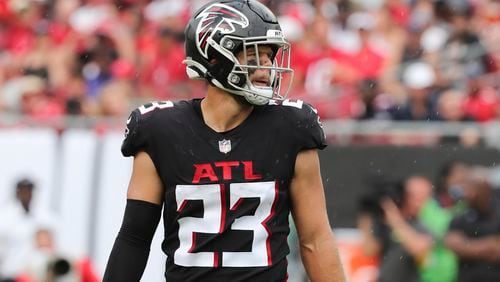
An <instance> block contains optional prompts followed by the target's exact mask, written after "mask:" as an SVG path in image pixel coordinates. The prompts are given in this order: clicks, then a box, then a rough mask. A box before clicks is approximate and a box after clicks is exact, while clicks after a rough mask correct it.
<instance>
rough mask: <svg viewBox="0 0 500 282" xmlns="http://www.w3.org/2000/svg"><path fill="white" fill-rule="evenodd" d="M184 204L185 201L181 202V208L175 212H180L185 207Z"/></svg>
mask: <svg viewBox="0 0 500 282" xmlns="http://www.w3.org/2000/svg"><path fill="white" fill-rule="evenodd" d="M186 204H187V201H186V200H184V201H182V203H181V206H180V207H179V208H178V209H177V212H182V210H183V209H184V208H185V207H186Z"/></svg>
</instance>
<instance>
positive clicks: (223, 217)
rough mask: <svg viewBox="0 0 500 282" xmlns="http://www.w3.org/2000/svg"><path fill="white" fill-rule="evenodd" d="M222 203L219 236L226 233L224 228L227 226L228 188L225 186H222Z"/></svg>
mask: <svg viewBox="0 0 500 282" xmlns="http://www.w3.org/2000/svg"><path fill="white" fill-rule="evenodd" d="M220 201H221V205H220V207H221V209H220V212H221V217H220V227H219V234H222V232H224V228H225V225H226V209H227V208H226V186H224V184H221V185H220Z"/></svg>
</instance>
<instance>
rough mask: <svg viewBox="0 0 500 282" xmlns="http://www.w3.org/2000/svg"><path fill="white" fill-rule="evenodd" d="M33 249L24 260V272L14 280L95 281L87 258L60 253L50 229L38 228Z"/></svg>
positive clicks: (32, 281) (27, 281) (24, 281)
mask: <svg viewBox="0 0 500 282" xmlns="http://www.w3.org/2000/svg"><path fill="white" fill-rule="evenodd" d="M34 241H35V249H34V251H33V252H32V253H31V254H30V256H29V258H28V259H27V260H26V264H25V273H24V274H23V275H22V276H21V277H20V278H18V279H17V281H16V282H36V281H44V282H97V281H99V279H98V278H97V275H96V274H95V271H94V270H93V268H92V264H91V262H90V260H89V259H88V258H83V259H75V258H72V257H70V256H67V255H65V254H62V253H60V252H59V251H58V250H57V248H56V244H55V242H54V236H53V234H52V231H51V230H50V229H48V228H38V229H37V231H36V234H35V237H34Z"/></svg>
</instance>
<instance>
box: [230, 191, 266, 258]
mask: <svg viewBox="0 0 500 282" xmlns="http://www.w3.org/2000/svg"><path fill="white" fill-rule="evenodd" d="M252 197H259V198H260V205H259V206H258V207H257V210H256V211H255V214H254V215H247V216H242V217H240V218H237V219H235V220H234V223H233V224H232V225H231V229H236V230H253V243H252V251H251V252H224V253H223V255H222V266H228V267H244V266H268V265H269V264H270V257H271V250H268V249H267V247H268V246H267V240H268V238H269V236H270V235H271V234H269V231H268V230H267V229H266V228H265V225H264V224H265V222H266V220H267V219H268V218H269V217H270V215H271V210H272V206H273V202H274V198H275V183H274V181H273V182H253V183H235V184H232V185H231V195H230V196H229V199H230V205H231V209H233V208H234V207H235V205H236V203H237V202H238V200H239V199H242V198H252Z"/></svg>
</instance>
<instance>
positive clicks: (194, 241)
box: [188, 232, 196, 253]
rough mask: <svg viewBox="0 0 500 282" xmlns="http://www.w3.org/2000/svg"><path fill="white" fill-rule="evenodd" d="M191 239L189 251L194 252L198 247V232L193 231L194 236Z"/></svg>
mask: <svg viewBox="0 0 500 282" xmlns="http://www.w3.org/2000/svg"><path fill="white" fill-rule="evenodd" d="M191 240H192V243H191V248H189V251H188V253H193V252H194V249H195V248H196V232H193V238H192V239H191Z"/></svg>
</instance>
